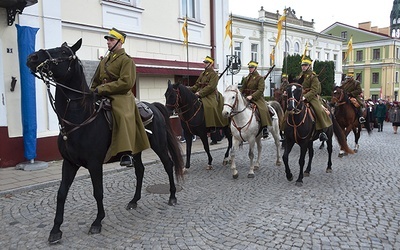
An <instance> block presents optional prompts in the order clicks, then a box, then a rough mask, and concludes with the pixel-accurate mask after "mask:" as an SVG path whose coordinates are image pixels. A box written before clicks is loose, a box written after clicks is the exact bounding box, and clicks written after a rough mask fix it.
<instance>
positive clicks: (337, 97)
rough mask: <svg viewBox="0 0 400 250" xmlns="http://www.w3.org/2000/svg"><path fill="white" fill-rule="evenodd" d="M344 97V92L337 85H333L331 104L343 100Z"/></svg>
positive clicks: (333, 104)
mask: <svg viewBox="0 0 400 250" xmlns="http://www.w3.org/2000/svg"><path fill="white" fill-rule="evenodd" d="M345 98H346V93H344V91H343V89H342V88H340V87H339V86H335V87H334V88H333V91H332V99H331V103H330V105H331V106H335V105H337V104H338V103H340V102H343V101H344V100H345Z"/></svg>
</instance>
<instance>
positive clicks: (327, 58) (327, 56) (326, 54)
mask: <svg viewBox="0 0 400 250" xmlns="http://www.w3.org/2000/svg"><path fill="white" fill-rule="evenodd" d="M325 61H329V53H325Z"/></svg>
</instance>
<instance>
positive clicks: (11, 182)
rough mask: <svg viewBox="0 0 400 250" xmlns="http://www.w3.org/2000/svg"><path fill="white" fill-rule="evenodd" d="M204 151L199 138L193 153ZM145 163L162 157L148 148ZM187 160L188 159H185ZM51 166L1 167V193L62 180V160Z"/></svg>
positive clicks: (110, 167) (114, 166)
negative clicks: (33, 167) (39, 167)
mask: <svg viewBox="0 0 400 250" xmlns="http://www.w3.org/2000/svg"><path fill="white" fill-rule="evenodd" d="M180 145H181V148H182V154H183V155H186V143H180ZM226 147H227V141H226V139H223V140H222V141H220V142H218V144H216V145H211V146H210V150H211V151H214V150H216V149H221V148H226ZM198 153H204V154H205V151H204V148H203V144H202V143H201V140H200V139H199V138H198V139H197V140H196V141H195V142H193V144H192V154H198ZM142 160H143V164H144V165H145V166H146V165H150V164H154V163H156V162H159V163H160V164H161V161H160V159H159V158H158V156H157V155H156V154H155V153H154V151H153V150H152V149H147V150H145V151H143V153H142ZM184 162H186V159H184ZM48 164H49V166H48V168H46V169H43V170H34V171H25V170H17V169H15V168H14V167H9V168H0V195H7V194H10V193H14V192H20V191H26V190H30V189H33V188H34V187H37V186H40V187H46V186H52V185H54V184H56V183H58V182H60V181H61V167H62V161H53V162H48ZM103 168H104V169H103V171H104V173H107V172H113V171H125V170H127V168H126V167H121V166H120V165H119V162H114V163H109V164H104V165H103ZM88 177H89V172H88V171H87V169H86V168H83V167H81V168H80V169H79V171H78V173H77V175H76V177H75V179H78V178H80V179H82V178H88Z"/></svg>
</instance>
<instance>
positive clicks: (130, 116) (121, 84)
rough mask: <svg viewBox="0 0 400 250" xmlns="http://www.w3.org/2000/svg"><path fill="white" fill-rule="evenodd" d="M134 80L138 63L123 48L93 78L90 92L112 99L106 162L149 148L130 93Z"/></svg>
mask: <svg viewBox="0 0 400 250" xmlns="http://www.w3.org/2000/svg"><path fill="white" fill-rule="evenodd" d="M135 79H136V66H135V63H134V62H133V60H132V58H131V57H130V56H129V55H127V54H126V53H125V50H124V49H123V48H121V49H119V50H117V51H115V52H110V53H109V55H108V56H106V57H104V58H103V59H102V60H101V62H100V64H99V66H98V67H97V69H96V72H95V74H94V76H93V79H92V85H91V90H92V91H95V92H96V93H98V95H100V96H107V97H108V98H110V99H111V105H112V113H113V131H112V140H111V145H110V147H109V149H108V152H107V155H106V159H105V160H104V161H105V162H108V161H109V160H110V159H111V158H112V157H115V156H117V155H118V154H119V153H123V152H131V153H132V154H136V153H139V152H142V151H143V150H145V149H147V148H149V147H150V143H149V140H148V137H147V134H146V131H145V129H144V126H143V123H142V120H141V118H140V114H139V111H138V109H137V107H136V102H135V97H134V95H133V93H132V91H131V89H132V88H133V86H134V84H135ZM99 136H101V135H99ZM94 146H95V145H94Z"/></svg>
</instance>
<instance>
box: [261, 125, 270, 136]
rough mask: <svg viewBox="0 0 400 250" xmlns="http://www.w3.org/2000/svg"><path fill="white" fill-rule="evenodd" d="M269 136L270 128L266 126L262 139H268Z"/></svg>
mask: <svg viewBox="0 0 400 250" xmlns="http://www.w3.org/2000/svg"><path fill="white" fill-rule="evenodd" d="M268 136H269V132H268V127H267V126H265V127H263V129H262V137H263V138H264V139H265V138H268Z"/></svg>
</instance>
